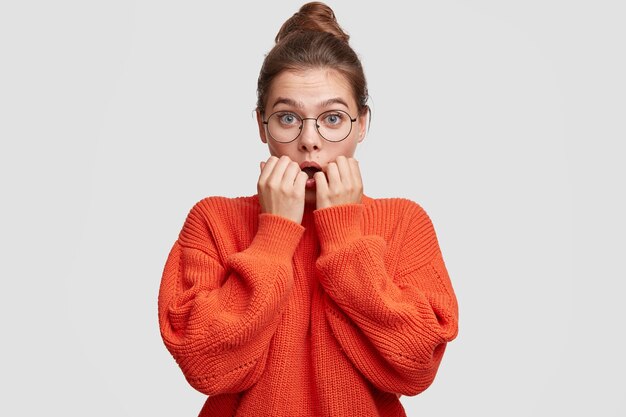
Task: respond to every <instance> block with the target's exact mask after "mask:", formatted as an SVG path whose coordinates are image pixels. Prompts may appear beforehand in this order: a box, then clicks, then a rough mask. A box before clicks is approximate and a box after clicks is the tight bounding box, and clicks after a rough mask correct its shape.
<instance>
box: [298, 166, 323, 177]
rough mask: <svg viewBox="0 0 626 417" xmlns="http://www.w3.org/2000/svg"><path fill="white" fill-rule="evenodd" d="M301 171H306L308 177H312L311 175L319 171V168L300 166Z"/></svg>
mask: <svg viewBox="0 0 626 417" xmlns="http://www.w3.org/2000/svg"><path fill="white" fill-rule="evenodd" d="M302 171H303V172H306V174H307V175H308V176H309V179H313V176H314V175H315V173H316V172H319V171H321V169H320V168H317V167H313V166H311V167H305V168H302Z"/></svg>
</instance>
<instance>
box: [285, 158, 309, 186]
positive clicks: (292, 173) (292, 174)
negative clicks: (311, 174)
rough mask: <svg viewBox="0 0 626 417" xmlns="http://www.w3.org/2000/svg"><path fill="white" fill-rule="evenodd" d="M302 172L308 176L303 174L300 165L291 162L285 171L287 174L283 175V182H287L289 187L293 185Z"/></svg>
mask: <svg viewBox="0 0 626 417" xmlns="http://www.w3.org/2000/svg"><path fill="white" fill-rule="evenodd" d="M300 172H302V173H303V174H304V175H306V172H303V171H302V170H301V169H300V165H298V163H297V162H294V161H291V162H289V164H288V165H287V168H286V169H285V173H284V174H283V182H286V183H288V184H289V185H293V184H294V182H295V180H296V177H297V176H298V173H300ZM307 178H308V175H307Z"/></svg>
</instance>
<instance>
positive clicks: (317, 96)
mask: <svg viewBox="0 0 626 417" xmlns="http://www.w3.org/2000/svg"><path fill="white" fill-rule="evenodd" d="M336 99H339V100H336ZM341 101H343V102H345V103H346V106H343V105H341V104H340V102H341ZM285 102H293V103H294V105H295V106H296V107H298V108H302V109H304V110H306V109H312V110H313V109H320V108H323V107H328V106H331V107H333V106H334V107H337V106H339V107H347V108H348V109H349V110H356V101H355V100H354V97H353V95H352V89H351V88H350V84H349V82H348V81H347V79H346V78H345V77H344V76H343V75H342V74H340V73H339V72H337V71H335V70H332V69H325V68H316V69H307V70H302V71H283V72H281V73H280V74H278V75H277V76H276V78H274V80H273V81H272V85H271V87H270V91H269V94H268V100H267V104H266V107H267V109H268V110H272V109H273V108H275V107H278V106H279V105H280V104H281V103H282V104H284V103H285Z"/></svg>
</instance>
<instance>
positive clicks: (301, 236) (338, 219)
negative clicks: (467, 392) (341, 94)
mask: <svg viewBox="0 0 626 417" xmlns="http://www.w3.org/2000/svg"><path fill="white" fill-rule="evenodd" d="M158 307H159V323H160V329H161V335H162V337H163V341H164V343H165V345H166V347H167V349H168V350H169V352H170V353H171V354H172V355H173V357H174V358H175V360H176V362H177V363H178V365H179V366H180V368H181V369H182V371H183V373H184V375H185V377H186V379H187V381H188V382H189V383H190V384H191V385H192V386H193V387H194V388H195V389H197V390H198V391H200V392H202V393H204V394H207V395H208V396H209V397H208V399H207V400H206V403H205V404H204V407H203V408H202V410H201V411H200V416H211V417H219V416H235V415H236V416H254V417H256V416H272V417H280V416H291V417H293V416H332V417H341V416H359V417H368V416H404V415H405V412H404V409H403V408H402V405H401V404H400V401H399V394H402V395H415V394H418V393H420V392H421V391H423V390H425V389H426V388H427V387H428V386H429V385H430V384H431V383H432V381H433V379H434V378H435V374H436V372H437V368H438V367H439V364H440V362H441V358H442V355H443V353H444V350H445V347H446V343H447V342H448V341H450V340H452V339H454V338H455V336H456V334H457V323H458V307H457V301H456V297H455V295H454V291H453V289H452V286H451V283H450V279H449V277H448V273H447V270H446V267H445V264H444V261H443V259H442V256H441V251H440V249H439V245H438V242H437V237H436V235H435V231H434V229H433V225H432V223H431V221H430V218H429V217H428V215H427V214H426V212H425V211H424V210H423V209H422V208H421V207H420V206H419V205H418V204H416V203H414V202H412V201H410V200H406V199H372V198H369V197H367V196H363V199H362V202H361V204H345V205H340V206H334V207H328V208H324V209H320V210H312V209H308V208H307V210H306V211H305V213H304V218H303V220H302V223H301V224H297V223H295V222H293V221H291V220H288V219H286V218H284V217H280V216H277V215H273V214H268V213H260V205H259V202H258V197H257V196H256V195H255V196H251V197H239V198H234V199H231V198H225V197H208V198H205V199H203V200H201V201H199V202H198V203H197V204H196V205H195V206H194V207H193V208H192V209H191V211H190V212H189V215H188V217H187V219H186V221H185V223H184V226H183V228H182V230H181V232H180V235H179V237H178V240H177V241H176V242H175V243H174V245H173V247H172V250H171V252H170V254H169V257H168V259H167V262H166V264H165V269H164V272H163V277H162V281H161V286H160V290H159V300H158Z"/></svg>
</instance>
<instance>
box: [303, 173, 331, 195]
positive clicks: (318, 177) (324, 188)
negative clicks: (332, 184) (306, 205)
mask: <svg viewBox="0 0 626 417" xmlns="http://www.w3.org/2000/svg"><path fill="white" fill-rule="evenodd" d="M307 178H308V176H307ZM313 179H315V190H316V191H315V193H316V194H317V195H318V196H325V195H328V182H327V181H326V176H325V175H324V173H323V172H322V171H317V172H316V173H315V174H313ZM305 184H306V182H305Z"/></svg>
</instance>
